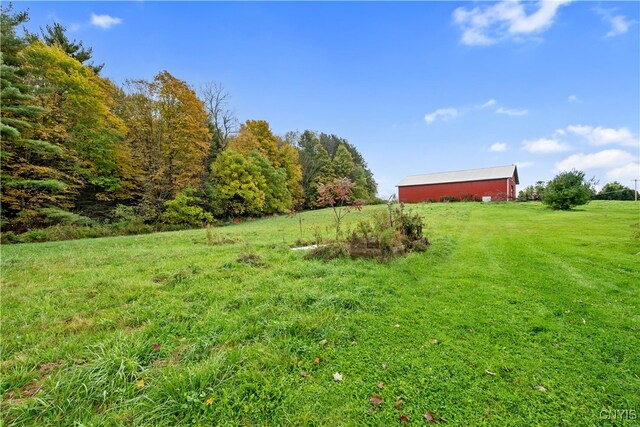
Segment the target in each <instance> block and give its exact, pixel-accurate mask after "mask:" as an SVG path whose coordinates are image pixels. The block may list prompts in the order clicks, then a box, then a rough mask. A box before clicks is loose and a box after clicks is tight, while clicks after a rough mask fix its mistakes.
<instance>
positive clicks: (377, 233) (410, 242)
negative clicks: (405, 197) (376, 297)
mask: <svg viewBox="0 0 640 427" xmlns="http://www.w3.org/2000/svg"><path fill="white" fill-rule="evenodd" d="M388 208H389V209H388V211H386V212H385V211H382V212H378V213H376V214H374V215H373V218H372V219H371V220H369V221H359V222H358V223H357V224H356V227H355V229H354V231H353V233H352V234H351V237H350V247H349V250H350V254H351V256H353V257H367V258H377V259H378V260H379V261H383V262H385V261H389V260H390V259H391V258H393V256H395V255H397V254H401V253H404V252H406V251H407V250H416V251H423V250H425V249H426V247H427V245H428V244H429V242H428V241H427V239H426V238H425V237H424V235H423V228H424V221H423V219H422V217H421V216H420V215H418V214H413V215H411V214H409V213H407V212H405V210H404V204H402V203H401V204H400V206H399V207H396V208H394V207H393V205H392V204H391V203H389V204H388Z"/></svg>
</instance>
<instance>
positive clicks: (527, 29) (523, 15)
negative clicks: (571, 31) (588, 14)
mask: <svg viewBox="0 0 640 427" xmlns="http://www.w3.org/2000/svg"><path fill="white" fill-rule="evenodd" d="M570 1H571V0H553V1H551V0H541V1H539V2H537V3H535V5H534V8H535V10H533V11H532V10H530V9H532V8H531V7H530V4H529V3H524V4H523V3H520V2H519V1H518V0H516V1H512V0H503V1H501V2H499V3H497V4H493V5H491V6H478V7H474V8H473V9H467V8H464V7H459V8H457V9H456V10H454V11H453V22H454V23H455V24H457V25H458V26H459V27H460V29H461V30H462V37H461V42H462V43H463V44H466V45H470V46H488V45H491V44H494V43H497V42H498V41H500V40H504V39H508V38H516V37H521V36H523V35H524V36H526V35H530V34H535V33H541V32H543V31H545V30H547V29H548V28H549V27H551V25H552V24H553V21H554V18H555V16H556V14H557V12H558V9H559V8H560V6H562V5H564V4H567V3H569V2H570Z"/></svg>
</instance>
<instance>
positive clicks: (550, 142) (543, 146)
mask: <svg viewBox="0 0 640 427" xmlns="http://www.w3.org/2000/svg"><path fill="white" fill-rule="evenodd" d="M522 149H523V150H524V151H528V152H530V153H536V154H543V153H560V152H562V151H567V150H569V146H568V145H567V144H565V143H563V142H560V141H558V140H557V139H548V138H540V139H536V140H532V141H531V140H525V141H522Z"/></svg>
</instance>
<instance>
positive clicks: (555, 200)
mask: <svg viewBox="0 0 640 427" xmlns="http://www.w3.org/2000/svg"><path fill="white" fill-rule="evenodd" d="M584 176H585V175H584V172H582V171H577V170H571V171H569V172H561V173H559V174H558V175H556V176H555V177H554V178H553V179H552V180H551V181H549V183H548V184H547V188H546V189H545V191H544V194H543V196H542V202H543V203H544V204H545V205H547V206H549V207H551V208H552V209H556V210H568V209H571V208H572V207H574V206H580V205H585V204H587V203H589V201H590V200H591V196H592V194H593V186H594V180H593V178H592V179H590V180H585V178H584Z"/></svg>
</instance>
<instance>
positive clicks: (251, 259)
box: [236, 245, 264, 267]
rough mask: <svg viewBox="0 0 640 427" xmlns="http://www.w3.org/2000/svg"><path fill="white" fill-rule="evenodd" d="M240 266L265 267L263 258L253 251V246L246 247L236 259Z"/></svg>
mask: <svg viewBox="0 0 640 427" xmlns="http://www.w3.org/2000/svg"><path fill="white" fill-rule="evenodd" d="M236 261H237V262H238V263H240V264H247V265H250V266H252V267H260V266H263V265H264V263H263V261H262V257H261V256H260V255H259V254H258V253H257V252H256V251H255V249H253V247H252V246H251V245H245V246H244V248H243V249H242V252H241V253H240V256H238V258H237V259H236Z"/></svg>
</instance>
